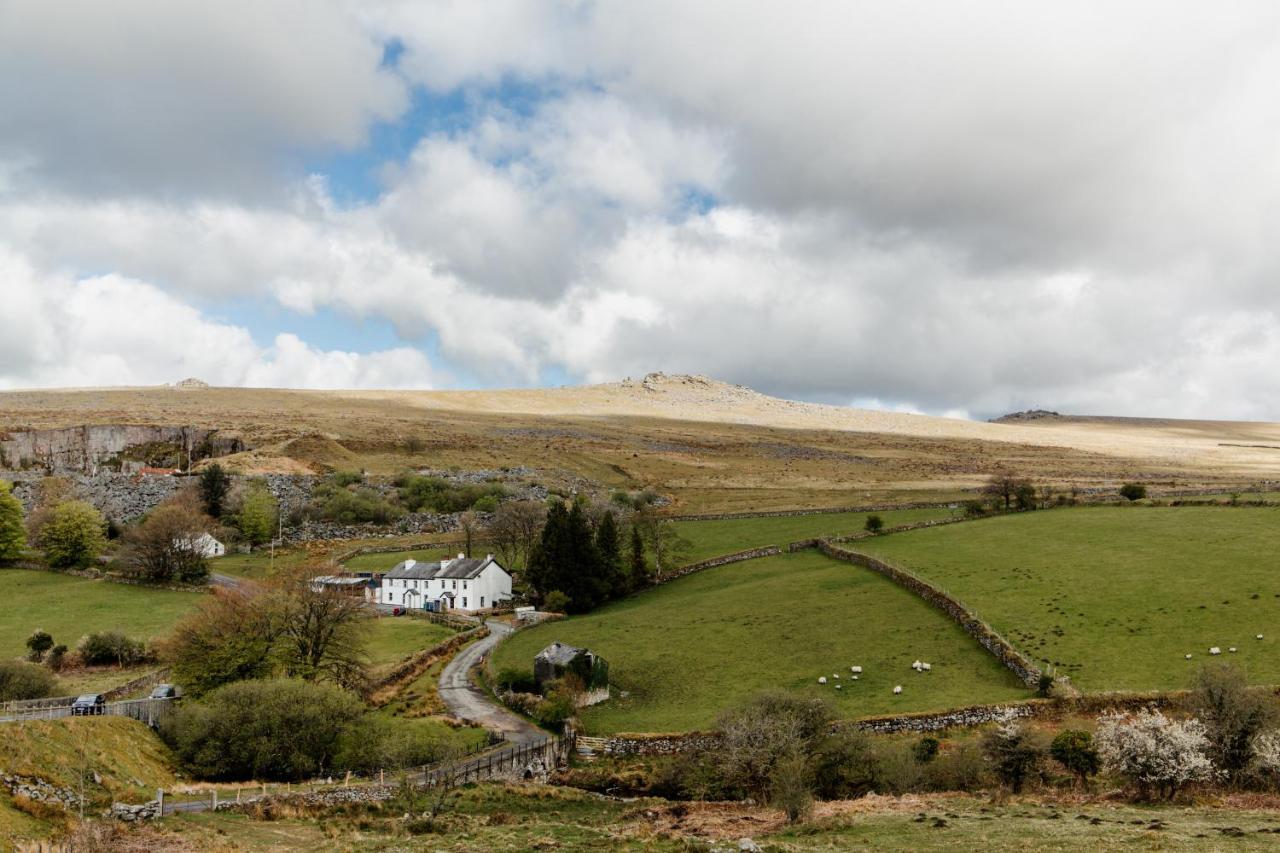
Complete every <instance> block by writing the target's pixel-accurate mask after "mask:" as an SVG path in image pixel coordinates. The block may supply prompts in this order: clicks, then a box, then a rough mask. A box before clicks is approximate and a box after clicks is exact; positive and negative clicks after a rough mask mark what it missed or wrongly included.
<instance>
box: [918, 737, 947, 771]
mask: <svg viewBox="0 0 1280 853" xmlns="http://www.w3.org/2000/svg"><path fill="white" fill-rule="evenodd" d="M940 746H941V744H940V743H939V742H938V739H937V738H936V737H929V736H927V735H926V736H925V737H922V738H920V740H918V741H916V745H915V749H914V750H913V752H914V753H915V757H916V761H918V762H920V763H921V764H928V763H929V762H931V761H933V760H934V759H935V758H937V757H938V748H939V747H940Z"/></svg>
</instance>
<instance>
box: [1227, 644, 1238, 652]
mask: <svg viewBox="0 0 1280 853" xmlns="http://www.w3.org/2000/svg"><path fill="white" fill-rule="evenodd" d="M1235 650H1236V647H1235V646H1232V647H1231V648H1229V649H1227V651H1229V652H1231V653H1232V654H1234V653H1235Z"/></svg>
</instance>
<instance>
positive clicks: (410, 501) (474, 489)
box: [397, 476, 507, 513]
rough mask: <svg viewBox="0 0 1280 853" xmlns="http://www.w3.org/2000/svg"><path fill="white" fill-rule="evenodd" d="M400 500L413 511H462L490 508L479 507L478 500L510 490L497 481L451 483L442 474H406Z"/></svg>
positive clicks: (399, 484)
mask: <svg viewBox="0 0 1280 853" xmlns="http://www.w3.org/2000/svg"><path fill="white" fill-rule="evenodd" d="M397 485H398V486H399V487H400V502H401V503H402V504H404V506H405V508H407V509H408V510H409V511H410V512H428V511H429V512H445V513H452V512H462V511H463V510H467V509H472V508H475V509H476V510H477V511H478V512H490V511H491V510H482V509H480V508H479V507H476V506H475V504H476V502H477V501H479V500H480V499H482V498H484V497H492V498H493V499H494V501H495V503H494V507H495V508H496V506H497V503H496V502H497V501H500V500H502V498H504V497H506V495H507V490H506V488H505V487H504V486H502V485H500V484H497V483H489V484H484V485H481V484H478V483H450V482H449V481H448V480H443V479H441V478H439V477H419V476H406V477H402V478H400V480H399V482H398V483H397Z"/></svg>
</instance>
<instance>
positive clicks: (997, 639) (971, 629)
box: [818, 541, 1041, 687]
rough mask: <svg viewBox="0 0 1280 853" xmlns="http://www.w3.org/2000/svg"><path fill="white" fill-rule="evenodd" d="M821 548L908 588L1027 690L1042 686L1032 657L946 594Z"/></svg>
mask: <svg viewBox="0 0 1280 853" xmlns="http://www.w3.org/2000/svg"><path fill="white" fill-rule="evenodd" d="M818 549H819V550H821V551H822V553H824V554H826V555H827V556H828V557H832V558H833V559H836V560H843V561H845V562H847V563H853V564H854V565H856V566H862V567H863V568H866V569H871V570H872V571H873V572H878V573H880V574H882V575H884V576H885V577H887V578H889V579H890V580H891V581H893V582H894V583H896V584H898V585H899V586H901V587H904V588H906V589H909V590H910V591H911V592H913V593H915V594H916V595H918V596H920V597H921V598H923V599H924V600H925V601H927V602H929V603H930V604H932V605H933V606H934V607H936V608H938V609H939V610H941V611H942V612H943V613H945V614H947V615H948V616H950V617H951V618H952V619H953V620H954V621H955V622H956V623H958V624H959V625H960V627H961V628H963V629H964V631H965V633H966V634H968V635H969V636H971V637H973V638H974V639H975V640H977V641H978V644H979V645H981V646H982V647H983V648H984V649H986V650H987V651H989V652H990V653H991V654H993V655H995V657H996V659H997V660H999V661H1000V663H1002V664H1004V666H1005V667H1007V668H1008V669H1009V670H1010V671H1011V672H1013V674H1014V675H1016V676H1017V677H1018V679H1019V680H1020V681H1021V682H1022V683H1023V684H1025V685H1027V686H1028V687H1035V686H1036V685H1038V684H1039V682H1040V674H1041V673H1040V668H1039V667H1038V666H1036V665H1035V663H1034V662H1033V661H1032V660H1031V659H1030V658H1028V657H1027V656H1026V655H1024V654H1022V652H1020V651H1018V650H1017V649H1015V648H1014V647H1013V646H1012V645H1011V644H1010V643H1009V642H1008V641H1007V640H1005V639H1004V637H1001V636H1000V635H999V634H997V633H996V632H995V630H994V629H993V628H992V627H991V626H990V625H988V624H987V623H986V622H983V621H982V620H981V619H979V618H978V617H977V616H976V615H974V614H973V613H971V612H970V611H969V610H968V608H966V607H965V606H964V605H963V604H961V603H960V602H958V601H956V600H955V599H954V598H952V597H951V596H950V595H947V593H945V592H943V591H942V590H940V589H938V588H937V587H935V586H933V585H932V584H930V583H928V582H927V581H924V580H922V579H920V578H918V577H916V576H915V575H913V574H911V573H910V572H907V571H904V570H902V569H899V568H897V567H896V566H891V565H889V564H888V563H886V562H883V561H882V560H877V559H876V558H874V557H871V556H869V555H867V554H862V553H859V552H857V551H851V550H849V549H846V548H841V547H839V546H837V545H835V544H833V543H831V542H828V541H823V542H820V543H819V544H818Z"/></svg>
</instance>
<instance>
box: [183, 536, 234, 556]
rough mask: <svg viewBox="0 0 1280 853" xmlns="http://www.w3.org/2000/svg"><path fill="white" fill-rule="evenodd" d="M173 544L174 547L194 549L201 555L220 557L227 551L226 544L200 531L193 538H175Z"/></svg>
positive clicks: (187, 549)
mask: <svg viewBox="0 0 1280 853" xmlns="http://www.w3.org/2000/svg"><path fill="white" fill-rule="evenodd" d="M173 545H174V547H175V548H182V549H183V550H186V551H194V552H196V553H197V554H199V555H200V556H201V557H221V556H222V555H224V554H226V553H227V546H226V545H223V544H222V543H221V542H219V541H218V540H217V539H214V538H213V537H212V536H210V535H209V534H208V533H201V534H200V535H199V536H197V537H195V538H194V539H175V540H173Z"/></svg>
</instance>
